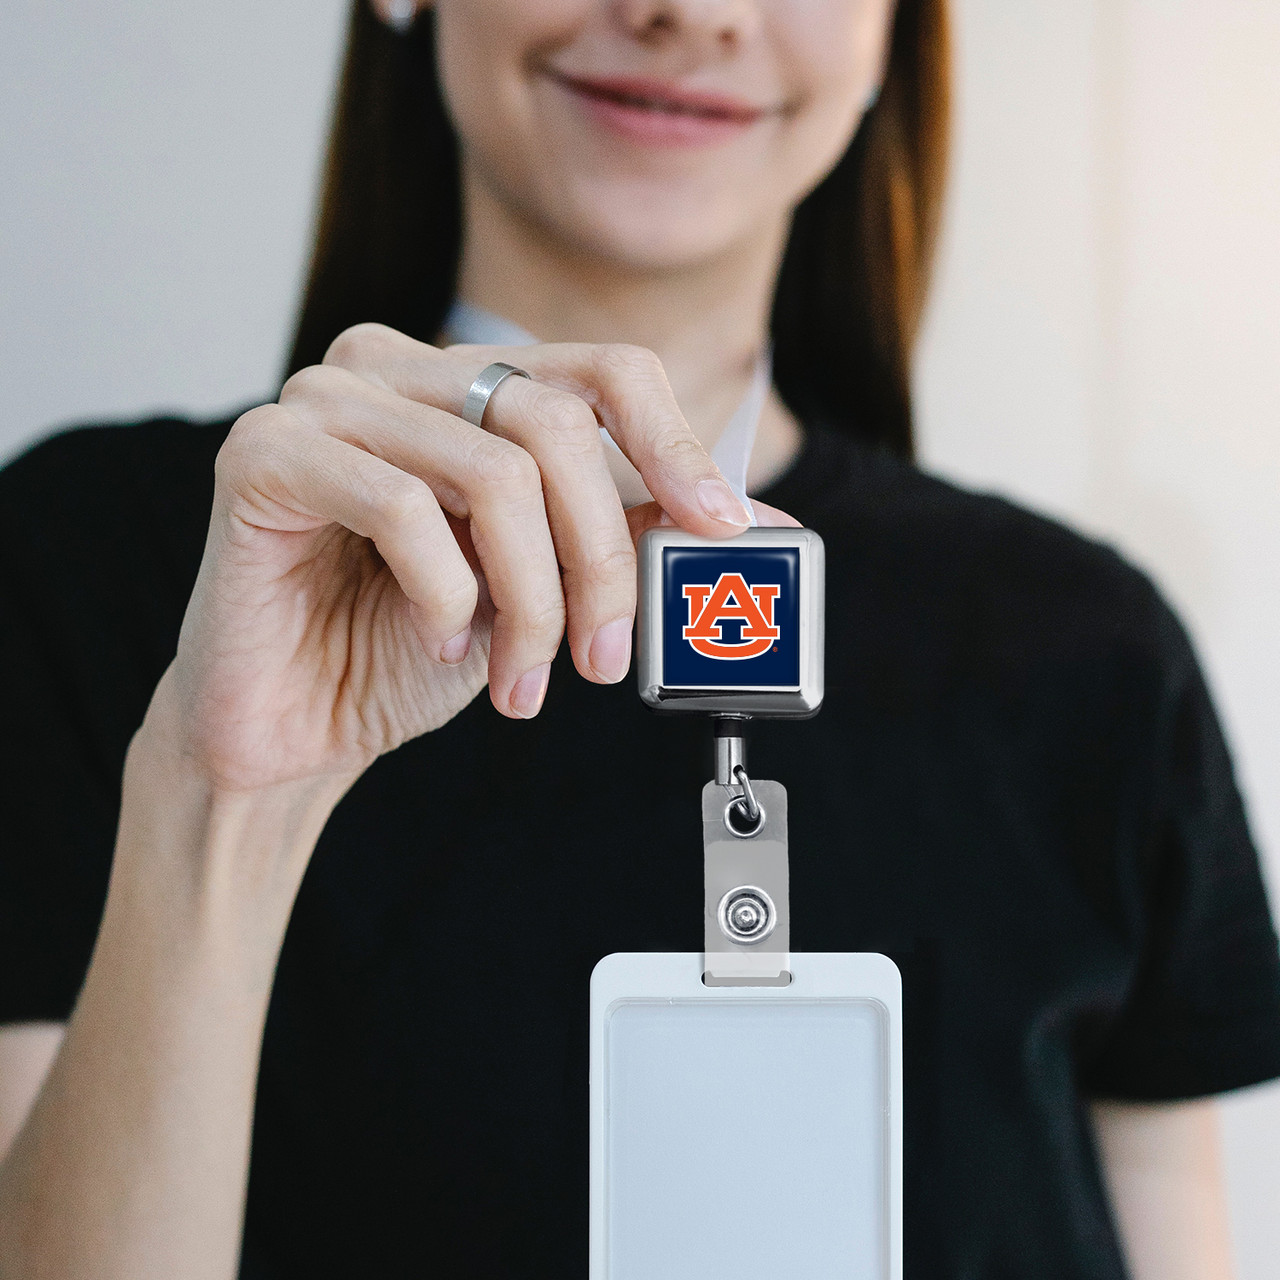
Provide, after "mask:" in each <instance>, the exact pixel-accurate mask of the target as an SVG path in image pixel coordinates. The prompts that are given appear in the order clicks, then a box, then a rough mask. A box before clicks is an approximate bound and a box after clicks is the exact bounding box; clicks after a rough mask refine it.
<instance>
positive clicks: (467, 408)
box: [462, 360, 529, 427]
mask: <svg viewBox="0 0 1280 1280" xmlns="http://www.w3.org/2000/svg"><path fill="white" fill-rule="evenodd" d="M513 373H514V374H515V375H516V377H518V378H527V377H528V376H529V375H528V374H527V373H525V371H524V370H523V369H517V368H516V367H515V365H513V364H506V363H504V362H503V361H502V360H495V361H494V362H493V364H487V365H485V367H484V368H483V369H481V370H480V376H479V377H478V378H476V380H475V381H474V382H473V383H472V384H471V389H470V390H469V391H468V392H467V398H466V399H465V400H464V401H463V402H462V416H463V417H464V418H465V419H466V420H467V421H468V422H469V423H471V425H472V426H473V427H480V426H483V425H484V411H485V410H486V409H487V408H488V407H489V397H490V396H492V395H493V393H494V392H495V391H497V389H498V388H499V387H500V386H501V385H502V383H503V382H504V381H505V380H506V379H507V378H509V377H511V375H512V374H513Z"/></svg>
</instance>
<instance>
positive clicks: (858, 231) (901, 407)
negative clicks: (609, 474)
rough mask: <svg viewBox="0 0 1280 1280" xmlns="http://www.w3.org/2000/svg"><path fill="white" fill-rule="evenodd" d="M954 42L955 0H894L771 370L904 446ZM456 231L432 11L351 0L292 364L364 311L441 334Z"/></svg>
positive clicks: (856, 430) (898, 448) (418, 332)
mask: <svg viewBox="0 0 1280 1280" xmlns="http://www.w3.org/2000/svg"><path fill="white" fill-rule="evenodd" d="M948 44H949V41H948V23H947V12H946V0H898V4H897V10H896V13H895V16H894V23H893V33H892V37H891V43H890V49H889V57H888V65H887V67H886V73H885V80H884V84H883V86H882V88H881V91H880V96H879V98H878V100H877V101H876V104H875V105H874V106H873V107H872V108H871V110H870V111H868V112H867V115H866V117H865V118H864V120H863V122H862V126H861V127H860V128H859V130H858V132H857V134H856V136H855V137H854V138H853V140H852V142H851V143H850V144H849V147H848V150H847V151H846V152H845V154H844V155H843V156H842V157H841V159H840V161H839V163H838V164H837V165H836V166H835V168H834V169H833V170H832V171H831V172H830V173H829V174H828V175H827V176H826V178H824V179H823V181H822V182H821V183H819V185H818V186H817V187H816V188H815V189H814V190H813V191H812V192H811V193H810V194H809V195H808V196H807V197H806V198H805V199H804V200H803V201H802V202H801V204H800V206H799V207H798V208H797V210H796V213H795V217H794V221H793V223H792V229H791V236H790V239H789V241H788V243H787V250H786V254H785V256H784V258H783V263H782V270H781V273H780V275H779V278H778V287H777V292H776V294H775V297H774V306H773V320H772V331H773V343H774V370H775V379H776V382H777V386H778V389H779V392H780V393H781V395H782V396H783V398H784V399H785V400H786V402H787V403H788V405H789V406H790V407H791V409H792V410H793V411H794V412H795V413H796V414H797V416H799V417H801V418H802V419H808V420H814V419H819V420H821V421H823V422H826V423H829V424H830V425H832V426H834V427H838V428H840V429H842V430H845V431H849V432H851V433H853V434H855V435H857V436H858V437H859V438H860V439H862V440H864V441H866V442H867V443H869V444H871V445H873V446H876V447H879V448H884V449H887V450H890V451H892V452H893V453H896V454H898V455H900V456H902V457H910V456H911V455H912V448H913V445H912V422H911V381H910V376H911V355H912V349H913V347H914V344H915V337H916V332H917V330H918V328H919V324H920V318H921V314H922V312H923V309H924V302H925V295H926V292H927V289H928V282H929V267H930V262H931V259H932V256H933V246H934V241H935V239H936V237H937V230H938V223H939V215H940V211H941V204H942V190H943V184H944V178H945V168H946V152H947V132H948V116H949V106H950V58H949V49H948ZM461 231H462V227H461V197H460V190H459V180H458V154H457V143H456V139H455V137H454V133H453V128H452V126H451V124H450V123H449V119H448V116H447V114H446V112H445V108H444V103H443V101H442V100H441V97H440V91H439V86H438V83H437V79H436V53H435V25H434V21H433V19H432V17H431V15H430V13H427V14H424V15H423V16H422V17H420V18H419V19H418V21H417V22H416V23H415V25H414V27H413V29H412V30H411V31H410V32H408V33H407V34H404V35H399V34H396V33H395V32H393V31H391V30H390V29H388V28H387V27H386V26H385V25H384V24H383V23H382V22H381V21H379V20H378V19H377V18H376V17H375V16H374V15H373V13H372V11H371V9H370V6H369V3H368V0H354V3H353V7H352V12H351V26H350V33H349V39H348V44H347V53H346V61H345V64H344V66H343V71H342V80H341V83H340V86H339V89H338V97H337V103H336V107H335V111H334V118H333V126H332V132H331V134H330V138H329V151H328V159H327V163H326V168H325V176H324V185H323V190H322V194H321V200H320V211H319V220H318V226H317V230H316V239H315V247H314V251H313V254H312V259H311V269H310V274H309V277H308V280H307V287H306V293H305V295H304V298H303V303H302V311H301V315H300V316H299V319H298V327H297V331H296V335H295V338H294V344H293V351H292V353H291V355H290V357H289V367H288V372H293V371H294V370H296V369H300V368H302V367H303V366H305V365H309V364H318V363H319V362H320V360H321V359H322V358H323V356H324V353H325V350H326V349H327V347H328V345H329V343H330V342H331V341H332V340H333V338H334V337H335V336H336V335H337V334H338V333H339V332H341V331H342V330H343V329H345V328H346V327H347V326H348V325H352V324H356V323H358V322H360V321H363V320H378V321H381V322H382V323H383V324H388V325H391V326H392V327H393V328H396V329H400V330H402V331H404V332H406V333H410V334H413V335H414V336H416V337H421V338H425V339H430V338H432V337H433V336H434V335H435V334H436V333H438V332H439V329H440V325H441V323H442V321H443V319H444V316H445V313H446V312H447V310H448V308H449V305H450V303H451V302H452V300H453V291H454V286H455V282H456V277H457V268H458V253H459V248H460V245H461Z"/></svg>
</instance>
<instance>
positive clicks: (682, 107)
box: [553, 75, 768, 146]
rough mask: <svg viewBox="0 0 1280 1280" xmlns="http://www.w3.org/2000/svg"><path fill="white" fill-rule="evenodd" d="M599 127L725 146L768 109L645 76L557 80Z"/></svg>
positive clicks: (638, 136)
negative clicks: (726, 142) (725, 143)
mask: <svg viewBox="0 0 1280 1280" xmlns="http://www.w3.org/2000/svg"><path fill="white" fill-rule="evenodd" d="M553 78H554V79H555V80H556V82H557V83H558V84H560V85H561V86H562V87H563V88H564V89H566V90H567V91H568V92H569V93H570V94H572V95H573V96H574V97H575V98H576V99H577V100H578V102H579V103H580V104H581V105H582V106H583V107H584V108H585V109H586V110H587V112H588V113H589V114H590V115H591V116H592V118H594V119H595V120H596V121H597V123H599V124H602V125H604V126H605V127H606V128H608V129H609V130H610V131H612V132H614V133H617V134H621V135H623V136H625V137H627V138H629V139H630V140H632V141H635V142H642V143H648V144H650V145H676V146H679V145H699V144H708V143H714V142H719V141H725V140H727V139H729V138H732V137H736V136H738V135H740V134H741V133H743V132H744V131H745V130H747V129H749V128H750V127H751V126H752V125H754V124H755V123H756V122H757V121H758V120H760V119H761V118H762V117H763V116H765V115H766V114H768V112H767V109H766V108H764V107H760V106H757V105H755V104H754V103H751V102H747V101H745V100H744V99H741V98H737V97H733V96H732V95H729V94H723V93H716V92H713V91H709V90H704V89H690V88H687V87H685V86H683V85H680V84H677V83H674V82H671V81H663V80H654V79H649V78H646V77H639V76H609V77H584V76H568V75H556V76H554V77H553Z"/></svg>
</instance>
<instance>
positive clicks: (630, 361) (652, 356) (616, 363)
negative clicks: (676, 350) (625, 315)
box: [595, 342, 667, 383]
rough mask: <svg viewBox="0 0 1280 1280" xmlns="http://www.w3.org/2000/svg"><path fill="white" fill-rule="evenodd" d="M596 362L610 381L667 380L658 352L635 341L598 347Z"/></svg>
mask: <svg viewBox="0 0 1280 1280" xmlns="http://www.w3.org/2000/svg"><path fill="white" fill-rule="evenodd" d="M595 363H596V368H597V369H598V370H599V372H600V374H601V376H602V378H603V379H604V380H605V381H607V382H610V383H615V382H653V381H655V380H661V381H663V382H665V381H666V376H667V375H666V371H665V370H664V369H663V367H662V361H661V360H660V359H659V358H658V355H657V353H656V352H653V351H651V350H650V349H649V348H648V347H640V346H636V345H634V344H633V343H629V342H610V343H605V344H604V345H602V346H599V347H597V348H596V352H595Z"/></svg>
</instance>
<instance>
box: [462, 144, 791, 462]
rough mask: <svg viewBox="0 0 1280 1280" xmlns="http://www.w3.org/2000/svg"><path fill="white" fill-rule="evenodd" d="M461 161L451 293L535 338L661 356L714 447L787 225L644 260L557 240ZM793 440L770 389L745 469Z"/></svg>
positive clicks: (760, 327)
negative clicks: (652, 264)
mask: <svg viewBox="0 0 1280 1280" xmlns="http://www.w3.org/2000/svg"><path fill="white" fill-rule="evenodd" d="M467 168H468V166H464V193H465V206H466V219H465V226H466V234H465V236H464V239H463V249H462V260H461V264H460V272H459V281H458V295H459V297H461V298H463V299H465V300H466V301H467V302H470V303H472V304H474V305H476V306H480V307H484V308H485V309H487V310H489V311H493V312H495V313H496V314H498V315H501V316H503V317H505V318H506V319H508V320H511V321H514V322H515V323H516V324H518V325H520V326H521V327H522V328H525V329H527V330H528V331H529V332H530V333H532V334H534V335H536V336H537V338H538V339H539V341H542V342H628V343H635V344H637V345H639V346H644V347H648V348H649V349H650V350H652V351H654V352H655V353H656V354H657V355H658V356H659V358H660V359H661V360H662V363H663V367H664V368H665V369H666V372H667V377H668V378H669V380H670V382H671V386H672V390H673V391H674V392H675V396H676V401H677V403H679V405H680V407H681V410H682V411H683V412H684V415H685V417H686V419H687V420H688V422H689V425H690V427H691V428H692V429H693V432H694V434H695V435H697V437H698V439H699V440H700V441H701V442H702V443H703V445H704V446H705V447H706V448H708V449H710V448H712V447H714V445H715V442H716V440H717V439H718V438H719V436H720V433H721V432H722V431H723V430H724V427H725V425H726V424H727V423H728V421H729V419H730V417H731V416H732V415H733V412H734V410H735V409H736V408H737V407H738V404H739V403H740V402H741V400H742V398H743V396H744V395H745V394H746V391H747V387H748V384H749V382H750V380H751V375H752V373H753V371H754V369H755V366H756V361H757V360H758V359H759V357H760V354H761V352H762V351H763V350H764V349H765V346H766V344H767V342H768V333H769V313H770V308H771V305H772V298H773V287H774V280H775V276H776V272H777V265H778V262H779V260H780V257H781V252H782V247H783V244H784V242H785V234H786V228H785V227H780V228H778V229H776V230H775V231H772V232H771V233H769V234H767V235H762V236H761V237H760V238H759V242H758V243H752V244H749V245H745V246H742V247H739V248H735V249H734V250H732V251H731V252H729V253H726V254H724V255H722V256H721V257H719V258H717V259H716V260H714V261H712V262H707V263H704V264H699V265H696V266H692V267H684V268H681V269H679V270H671V269H668V270H641V269H637V268H635V267H633V266H630V265H627V264H621V263H618V262H616V261H609V260H607V259H604V258H601V257H599V256H596V255H592V254H589V253H588V252H586V251H584V250H582V249H578V248H575V247H574V246H571V245H568V244H566V243H564V242H563V241H557V240H555V239H554V238H553V237H551V236H550V235H548V234H547V233H546V232H545V230H543V229H542V228H540V227H537V226H534V225H532V224H531V223H529V222H528V221H527V220H524V219H522V218H520V217H519V215H517V214H515V213H514V212H513V211H512V210H510V209H509V208H508V207H506V206H505V205H503V204H501V203H500V202H499V201H498V200H496V199H495V198H494V197H493V196H492V194H491V193H490V192H489V191H488V190H487V189H486V188H485V187H484V186H483V184H481V183H480V182H478V181H476V180H475V179H474V178H473V177H471V176H470V175H468V174H466V170H467ZM798 445H799V430H798V428H797V426H796V424H795V421H794V419H793V418H792V417H791V415H790V414H789V413H788V412H787V410H786V409H785V408H784V407H783V405H782V403H781V401H780V400H778V398H777V396H776V394H774V393H771V394H770V397H769V402H768V403H767V404H766V406H765V410H764V412H763V413H762V415H761V419H760V426H759V430H758V433H757V441H756V448H755V451H754V452H753V454H752V466H751V468H750V471H749V472H748V480H749V482H750V483H751V484H752V485H753V487H758V486H759V485H760V484H762V483H767V482H768V480H769V479H770V478H771V477H772V475H774V474H776V473H777V472H778V471H780V470H782V469H783V468H784V467H785V466H786V464H787V463H788V462H789V461H790V459H791V457H792V456H793V455H794V453H795V451H796V449H797V448H798Z"/></svg>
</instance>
